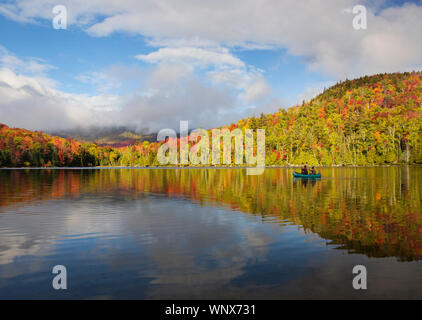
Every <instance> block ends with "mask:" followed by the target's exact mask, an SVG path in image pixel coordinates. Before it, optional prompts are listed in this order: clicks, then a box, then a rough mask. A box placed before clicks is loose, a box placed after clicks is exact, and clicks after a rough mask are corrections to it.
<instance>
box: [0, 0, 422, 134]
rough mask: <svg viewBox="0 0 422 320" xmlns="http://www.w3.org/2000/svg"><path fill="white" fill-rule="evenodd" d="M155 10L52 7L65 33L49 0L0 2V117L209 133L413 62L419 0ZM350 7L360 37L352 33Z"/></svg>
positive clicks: (234, 3) (264, 1)
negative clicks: (183, 126)
mask: <svg viewBox="0 0 422 320" xmlns="http://www.w3.org/2000/svg"><path fill="white" fill-rule="evenodd" d="M163 3H166V5H162V6H160V5H157V3H156V2H153V1H150V0H143V1H138V2H133V3H132V2H131V1H123V2H121V4H116V3H115V2H113V1H111V0H105V1H99V0H93V1H91V2H90V5H85V3H84V2H83V1H81V0H76V1H62V2H61V3H60V4H64V5H65V7H66V9H67V20H68V26H67V29H66V30H56V29H54V28H53V27H52V19H53V18H54V14H53V13H52V12H51V10H52V8H53V7H54V6H55V5H57V3H55V2H54V1H51V0H24V1H13V2H12V1H6V2H4V3H2V4H0V30H2V32H1V33H0V46H1V47H0V48H1V50H0V59H1V60H0V70H1V73H0V94H2V95H3V96H4V97H5V98H4V101H3V102H0V116H1V118H2V119H3V120H2V122H3V121H4V122H6V124H8V125H12V126H23V127H26V128H29V129H44V130H48V129H56V127H59V128H63V127H73V126H78V125H131V126H135V127H136V128H137V129H139V130H141V131H142V130H149V131H156V130H158V129H159V128H161V127H167V126H168V127H175V126H176V124H177V122H178V121H179V120H185V119H187V120H190V121H192V122H193V124H194V125H195V126H204V127H212V126H216V125H223V124H226V123H227V122H231V121H235V120H237V119H240V118H242V117H244V116H249V115H252V114H259V113H260V112H262V111H264V112H274V111H276V110H277V109H278V108H281V107H283V108H287V107H289V106H292V105H294V104H296V103H299V102H300V101H302V100H303V99H310V98H311V97H312V96H314V95H315V94H317V93H318V92H320V91H321V90H322V89H323V88H324V87H329V86H330V85H332V84H334V83H336V82H337V81H339V80H344V79H345V78H353V77H358V76H362V75H366V74H373V73H377V72H393V71H408V70H413V69H418V68H420V66H421V56H422V54H421V53H422V46H421V45H420V39H421V37H420V36H421V31H420V30H422V29H421V26H422V25H421V21H422V6H421V4H420V2H419V1H390V0H388V1H381V0H380V1H375V2H370V1H362V2H358V1H354V0H339V1H325V2H323V3H322V2H321V3H316V2H315V1H314V2H309V3H306V4H304V3H302V4H297V3H296V2H295V1H290V0H286V1H283V2H280V1H275V0H261V2H260V3H259V4H260V5H259V6H258V7H257V8H255V9H254V8H253V4H254V3H255V4H256V2H254V1H249V0H247V1H243V2H241V1H238V0H230V1H229V0H228V1H220V0H217V1H202V2H200V3H198V2H192V1H191V0H176V1H163ZM357 4H364V5H366V8H367V21H368V22H367V23H368V27H367V29H366V30H355V29H354V28H353V26H352V21H353V18H354V17H355V15H354V14H353V13H352V9H353V7H354V6H355V5H357ZM47 114H49V116H47Z"/></svg>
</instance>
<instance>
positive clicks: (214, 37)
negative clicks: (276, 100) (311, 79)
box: [0, 0, 422, 79]
mask: <svg viewBox="0 0 422 320" xmlns="http://www.w3.org/2000/svg"><path fill="white" fill-rule="evenodd" d="M55 4H56V3H55V2H54V1H53V0H22V1H16V2H15V3H7V4H2V5H0V13H2V14H4V15H6V16H7V17H9V18H10V19H14V20H17V21H31V20H34V19H40V18H41V19H51V17H52V14H51V8H52V7H53V6H54V5H55ZM62 4H64V5H65V6H66V7H67V8H68V12H69V15H70V17H69V21H68V22H69V24H72V23H73V24H76V25H79V26H81V27H82V28H84V29H85V30H86V31H87V32H89V33H90V34H92V35H95V36H107V35H109V34H111V33H113V32H116V31H124V32H129V33H133V34H140V35H143V36H145V37H147V38H148V39H149V42H150V43H151V44H155V45H157V46H165V47H167V46H170V47H173V48H174V47H184V48H188V47H191V48H199V47H200V48H203V47H207V46H210V45H211V44H214V46H229V47H230V46H243V47H245V48H259V47H265V48H268V47H285V48H287V49H288V50H289V53H290V54H293V55H299V56H304V57H306V58H307V61H308V63H309V66H310V68H311V69H312V70H316V71H321V72H324V73H326V74H328V75H330V76H332V77H333V78H334V79H343V78H345V77H353V76H358V75H362V74H367V73H374V72H384V71H390V70H408V69H411V68H414V67H418V68H421V67H422V58H421V57H422V42H421V41H420V36H421V34H420V30H422V6H421V5H415V4H406V5H404V6H402V7H392V8H387V9H384V10H380V9H379V6H378V4H379V3H378V4H374V3H373V2H371V1H368V0H364V1H361V0H332V1H326V0H324V1H323V0H312V1H295V0H285V1H279V0H261V1H259V2H257V1H255V0H224V1H223V0H213V1H193V0H163V1H160V2H156V1H153V0H144V1H134V0H133V1H124V2H122V1H116V0H101V1H100V0H91V1H89V2H86V1H82V0H72V1H70V0H63V1H62ZM356 4H364V5H367V6H368V29H367V30H365V31H362V30H360V31H357V30H354V29H353V27H352V20H353V17H354V16H353V14H352V13H351V12H350V11H351V10H350V9H351V8H353V6H354V5H356ZM375 11H377V13H376V14H375ZM104 17H105V18H104ZM387 42H388V44H387ZM404 48H408V50H405V49H404ZM178 53H180V51H175V49H172V50H171V51H167V52H166V51H164V52H163V51H158V52H156V53H154V54H153V55H152V56H145V57H143V58H145V59H150V60H156V59H160V56H161V55H167V56H168V55H169V54H172V55H177V54H178ZM185 53H186V54H187V56H190V57H191V58H192V59H194V60H197V59H198V57H199V56H201V57H200V58H203V54H204V52H199V51H195V50H193V51H192V52H190V53H187V52H185ZM214 58H215V57H214ZM214 58H212V57H208V58H207V59H214ZM219 58H220V57H218V58H217V59H219ZM386 69H388V70H386Z"/></svg>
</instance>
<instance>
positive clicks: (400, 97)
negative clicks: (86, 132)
mask: <svg viewBox="0 0 422 320" xmlns="http://www.w3.org/2000/svg"><path fill="white" fill-rule="evenodd" d="M226 128H228V129H229V130H233V129H237V128H239V129H241V130H245V129H253V130H256V129H265V130H266V131H265V136H266V164H267V165H292V164H295V165H298V164H304V163H307V164H311V165H379V164H395V163H408V164H412V163H422V73H421V72H413V73H394V74H378V75H374V76H368V77H362V78H359V79H355V80H346V81H344V82H341V83H339V84H337V85H335V86H333V87H331V88H330V89H328V90H326V91H324V92H323V93H322V94H320V95H319V96H317V97H315V98H314V99H312V100H311V101H309V102H307V103H305V102H304V103H303V104H302V105H299V106H294V107H291V108H289V109H287V110H286V109H283V108H281V109H280V110H279V111H278V112H275V113H272V114H261V115H260V116H259V117H250V118H246V119H241V120H239V121H238V122H237V123H233V124H231V125H230V126H227V127H226ZM161 143H162V142H160V143H158V142H156V143H149V142H147V141H144V142H139V143H136V144H134V145H132V146H125V147H122V148H116V147H110V146H108V147H102V146H99V145H98V144H95V143H82V142H79V141H75V140H72V139H64V138H60V137H53V136H50V135H47V134H45V133H42V132H34V131H29V130H24V129H14V128H9V127H8V126H6V125H2V124H0V166H2V167H23V166H33V167H41V166H42V167H50V166H54V167H56V166H57V167H66V166H77V167H78V166H158V165H159V163H158V160H157V150H158V148H159V146H160V144H161ZM177 143H178V144H179V141H177ZM191 145H192V143H191Z"/></svg>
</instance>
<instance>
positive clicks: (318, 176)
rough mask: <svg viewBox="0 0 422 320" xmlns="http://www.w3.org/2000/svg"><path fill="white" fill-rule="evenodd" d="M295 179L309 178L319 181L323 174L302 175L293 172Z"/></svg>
mask: <svg viewBox="0 0 422 320" xmlns="http://www.w3.org/2000/svg"><path fill="white" fill-rule="evenodd" d="M293 177H295V178H307V179H318V178H321V174H320V173H318V174H301V173H297V172H293Z"/></svg>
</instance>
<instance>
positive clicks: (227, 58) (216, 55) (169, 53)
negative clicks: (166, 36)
mask: <svg viewBox="0 0 422 320" xmlns="http://www.w3.org/2000/svg"><path fill="white" fill-rule="evenodd" d="M136 58H137V59H139V60H142V61H145V62H149V63H159V62H185V63H189V64H192V65H201V66H209V65H214V66H220V67H221V66H230V67H237V68H239V67H240V68H241V67H245V64H244V63H243V62H242V61H241V60H240V59H238V58H236V57H234V56H233V55H232V54H230V53H229V51H228V49H225V48H218V49H215V50H209V49H208V50H207V49H203V48H194V47H180V48H160V49H159V50H158V51H155V52H151V53H149V54H147V55H137V56H136Z"/></svg>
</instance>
